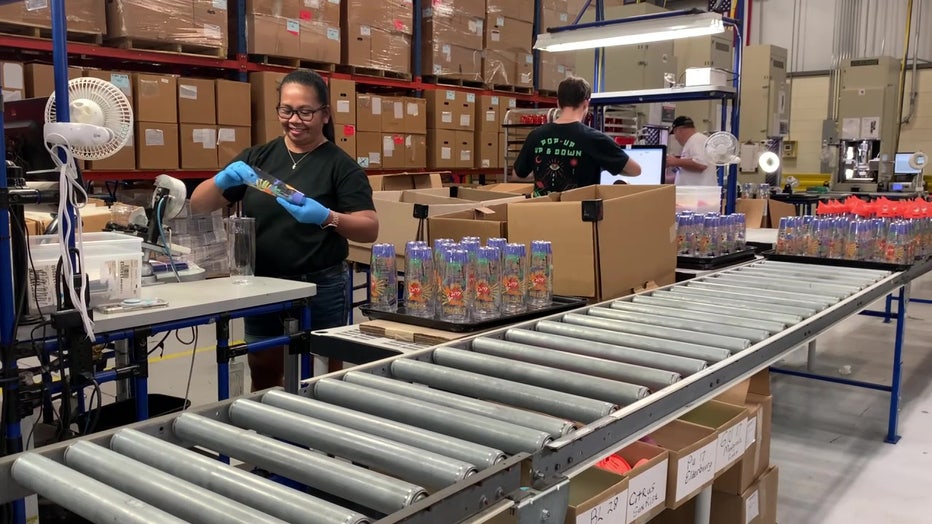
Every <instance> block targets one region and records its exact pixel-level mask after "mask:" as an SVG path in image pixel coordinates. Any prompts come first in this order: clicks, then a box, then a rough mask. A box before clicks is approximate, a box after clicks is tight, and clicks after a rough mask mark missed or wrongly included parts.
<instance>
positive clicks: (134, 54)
mask: <svg viewBox="0 0 932 524" xmlns="http://www.w3.org/2000/svg"><path fill="white" fill-rule="evenodd" d="M0 3H10V2H9V0H0ZM422 3H423V1H422V0H413V9H414V24H413V28H414V35H413V39H412V44H411V47H412V79H411V80H410V81H408V80H401V79H397V78H386V77H373V76H366V75H360V74H352V73H346V72H340V71H321V74H322V76H324V77H325V78H332V79H339V80H352V81H354V82H356V83H357V84H358V85H360V86H364V87H365V88H366V89H379V88H381V89H395V90H405V91H413V92H415V93H416V94H418V95H420V94H421V93H422V92H423V91H429V90H434V89H443V90H457V91H468V92H470V93H475V94H476V95H492V96H506V97H511V98H515V99H517V100H518V101H519V102H521V103H522V104H523V105H527V106H530V107H536V106H552V105H555V100H554V99H553V98H552V97H547V96H541V95H540V94H539V93H538V90H537V88H536V86H537V85H538V75H537V74H535V77H534V78H535V81H534V85H535V89H534V92H533V93H532V94H526V93H512V92H503V91H493V90H489V89H476V88H469V87H462V86H456V85H447V84H440V83H431V82H427V81H425V80H424V79H423V78H422V74H421V58H422V56H421V55H422V49H421V48H422V45H421V43H422V40H423V38H422V34H421V13H422V8H421V5H422ZM541 4H542V2H541V0H534V9H535V13H538V14H539V13H540V12H541ZM229 5H230V8H231V9H230V22H231V24H230V25H231V27H230V29H231V32H230V34H231V35H232V37H231V44H234V45H235V47H234V48H233V52H231V53H230V56H229V57H228V58H218V57H212V56H202V55H194V54H181V53H170V52H164V51H147V50H137V49H118V48H112V47H103V46H98V45H93V44H87V43H81V42H67V44H65V40H66V39H65V36H64V35H61V37H60V40H61V42H62V45H64V46H65V47H63V49H65V50H67V55H68V59H69V62H70V63H72V64H73V65H84V66H92V67H102V68H107V69H125V70H129V71H138V72H158V73H176V74H185V75H192V74H200V75H203V76H205V77H217V78H221V77H222V78H227V79H231V80H240V81H247V79H248V78H247V77H248V74H249V73H252V72H260V71H273V72H288V71H290V70H291V68H289V67H285V66H279V65H269V64H261V63H258V62H255V61H252V60H250V58H249V56H248V54H247V52H246V15H245V13H246V0H235V1H231V2H230V3H229ZM538 18H539V16H535V27H537V25H536V24H537V21H536V19H538ZM535 34H536V33H535ZM57 37H58V35H56V34H55V32H54V31H53V38H52V40H45V39H39V38H32V37H25V36H18V35H8V34H0V55H4V56H7V57H9V58H11V59H15V60H18V61H30V60H36V61H45V62H51V54H52V49H53V47H54V46H55V45H56V42H57V40H56V38H57ZM535 54H537V53H535ZM535 71H536V64H535ZM400 171H402V170H367V173H369V174H370V175H380V174H389V173H393V172H400ZM500 172H501V169H499V168H494V169H457V170H455V174H457V175H460V176H483V175H497V174H499V173H500ZM161 173H165V171H147V170H139V171H132V172H122V171H85V172H84V173H83V176H84V178H85V180H87V181H105V180H151V179H153V178H154V177H155V175H157V174H161ZM214 173H215V172H214V171H198V170H178V171H169V172H167V174H169V175H171V176H174V177H177V178H186V179H204V178H208V177H210V176H213V174H214Z"/></svg>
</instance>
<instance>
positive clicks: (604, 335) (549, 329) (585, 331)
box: [537, 320, 731, 362]
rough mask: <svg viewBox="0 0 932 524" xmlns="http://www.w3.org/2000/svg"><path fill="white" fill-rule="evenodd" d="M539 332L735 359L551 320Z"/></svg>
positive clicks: (713, 358) (707, 357)
mask: <svg viewBox="0 0 932 524" xmlns="http://www.w3.org/2000/svg"><path fill="white" fill-rule="evenodd" d="M537 331H540V332H542V333H549V334H551V335H563V336H567V337H573V338H579V339H583V340H591V341H593V342H604V343H606V344H616V345H619V346H620V345H622V344H625V345H627V346H630V347H635V348H638V349H646V350H648V351H655V352H657V353H666V354H667V355H676V356H680V357H687V358H695V359H699V360H704V361H706V362H719V361H722V360H725V359H726V358H728V357H730V356H731V351H728V350H727V349H722V348H713V347H709V346H700V345H699V344H690V343H688V342H677V341H674V340H664V339H659V338H652V337H642V336H641V335H630V334H626V333H618V332H615V331H608V330H606V329H593V328H587V327H582V326H573V325H570V324H564V323H562V322H553V321H551V320H544V321H541V322H538V323H537Z"/></svg>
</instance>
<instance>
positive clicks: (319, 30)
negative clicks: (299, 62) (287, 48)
mask: <svg viewBox="0 0 932 524" xmlns="http://www.w3.org/2000/svg"><path fill="white" fill-rule="evenodd" d="M300 27H301V29H300V31H301V40H300V51H299V54H298V55H297V57H298V58H303V59H305V60H314V61H316V62H325V63H327V64H339V63H340V50H341V48H340V25H339V23H330V22H328V21H326V20H312V21H308V22H305V21H303V20H302V21H301V23H300Z"/></svg>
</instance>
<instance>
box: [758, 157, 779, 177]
mask: <svg viewBox="0 0 932 524" xmlns="http://www.w3.org/2000/svg"><path fill="white" fill-rule="evenodd" d="M757 165H758V166H760V168H761V171H763V172H764V173H767V174H768V175H772V174H774V173H776V172H777V170H778V169H780V157H778V156H777V154H776V153H774V152H773V151H766V152H764V153H763V154H762V155H761V156H760V158H758V159H757Z"/></svg>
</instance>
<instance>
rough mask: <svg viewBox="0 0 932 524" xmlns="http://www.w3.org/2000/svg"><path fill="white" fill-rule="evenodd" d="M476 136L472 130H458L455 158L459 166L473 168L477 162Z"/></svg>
mask: <svg viewBox="0 0 932 524" xmlns="http://www.w3.org/2000/svg"><path fill="white" fill-rule="evenodd" d="M475 151H476V138H475V136H473V133H472V132H470V131H456V147H455V149H454V151H453V158H454V161H455V163H456V165H455V167H458V168H467V169H468V168H472V167H473V164H474V163H475V160H473V159H474V158H475Z"/></svg>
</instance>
